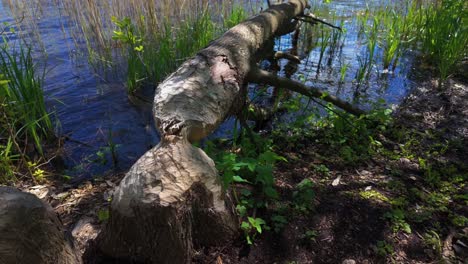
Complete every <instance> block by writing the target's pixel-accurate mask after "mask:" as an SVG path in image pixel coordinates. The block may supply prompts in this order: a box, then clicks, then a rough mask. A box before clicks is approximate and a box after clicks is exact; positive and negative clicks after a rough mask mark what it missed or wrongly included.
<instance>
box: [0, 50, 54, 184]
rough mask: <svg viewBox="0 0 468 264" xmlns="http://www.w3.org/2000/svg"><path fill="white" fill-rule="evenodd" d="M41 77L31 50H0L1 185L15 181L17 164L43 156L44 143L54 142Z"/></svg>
mask: <svg viewBox="0 0 468 264" xmlns="http://www.w3.org/2000/svg"><path fill="white" fill-rule="evenodd" d="M43 77H44V76H43V75H40V74H38V72H37V67H36V65H35V64H34V63H33V58H32V55H31V49H30V48H24V47H23V46H20V47H18V48H17V49H13V47H10V46H8V45H7V44H3V45H2V46H0V98H1V99H0V116H1V119H0V120H1V121H0V174H1V177H0V183H6V182H8V181H12V180H15V175H14V174H15V173H14V172H15V170H16V169H15V165H17V161H18V160H20V161H22V163H24V164H26V161H27V160H28V159H29V158H28V155H30V154H33V153H38V154H40V155H42V154H43V145H44V143H45V141H48V140H50V139H52V138H53V135H54V133H53V124H52V120H51V118H50V114H49V113H48V112H47V110H46V106H45V102H44V93H43V90H42V83H43ZM26 167H27V166H26ZM27 169H29V167H27ZM31 175H32V173H31Z"/></svg>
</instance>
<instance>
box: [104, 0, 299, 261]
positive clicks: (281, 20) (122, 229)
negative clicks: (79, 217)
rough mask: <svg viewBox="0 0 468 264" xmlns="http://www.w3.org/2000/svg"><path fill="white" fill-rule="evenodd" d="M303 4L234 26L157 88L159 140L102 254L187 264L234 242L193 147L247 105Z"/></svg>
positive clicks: (132, 176)
mask: <svg viewBox="0 0 468 264" xmlns="http://www.w3.org/2000/svg"><path fill="white" fill-rule="evenodd" d="M306 7H307V1H306V0H290V1H289V2H287V3H282V4H278V5H273V6H271V7H270V8H269V9H267V10H266V11H264V12H262V13H260V14H259V15H257V16H254V17H252V18H250V19H248V20H246V21H245V22H243V23H241V24H239V25H237V26H235V27H233V28H232V29H230V30H229V31H227V32H226V33H225V34H224V35H223V36H222V37H220V38H219V39H217V40H215V41H213V42H212V43H211V44H210V45H209V46H208V47H206V48H205V49H203V50H201V51H200V52H199V53H198V54H197V55H196V56H195V57H194V58H192V59H189V60H188V61H186V62H185V63H183V64H182V65H181V66H180V67H179V69H178V70H177V71H176V72H174V73H173V74H172V75H170V76H169V77H168V78H167V79H166V80H165V81H164V82H162V83H161V84H160V85H159V86H158V87H157V89H156V95H155V98H154V104H153V113H154V117H155V122H156V126H157V129H158V131H159V132H160V134H161V142H160V144H159V145H158V146H156V147H155V148H153V149H151V150H149V151H148V152H147V153H146V154H144V155H143V156H142V157H141V158H140V159H139V160H138V161H137V162H136V163H135V164H134V165H133V167H132V168H131V169H130V171H129V172H128V173H127V174H126V176H125V178H124V179H123V180H122V182H121V183H120V185H119V186H118V187H117V189H116V190H115V192H114V196H113V201H112V205H111V210H110V218H109V222H108V224H107V225H106V227H105V229H104V230H103V232H102V233H101V234H100V236H99V238H98V244H99V248H100V250H101V251H102V253H104V254H105V255H107V256H111V257H114V258H117V259H119V260H123V259H125V260H130V261H138V262H144V263H189V262H191V258H192V251H193V249H194V248H202V247H206V246H213V245H222V244H225V243H226V242H227V241H229V240H232V239H233V238H235V237H236V236H237V235H238V234H239V232H238V219H237V216H236V214H235V211H234V209H233V205H232V202H231V201H230V199H229V196H228V195H226V192H225V191H224V190H223V188H222V186H221V183H220V180H219V176H218V175H217V171H216V168H215V164H214V162H213V161H212V160H211V159H210V158H209V157H208V156H207V155H206V154H205V153H204V152H203V151H202V150H201V149H199V148H197V147H194V146H192V145H191V143H193V142H196V141H197V140H200V139H202V138H204V137H206V136H207V135H209V134H210V133H211V132H212V131H213V130H215V129H216V128H217V127H218V126H219V125H220V124H221V123H222V122H223V121H224V120H225V119H226V117H228V116H229V115H233V114H236V113H237V112H238V111H239V110H240V109H242V108H243V107H244V106H245V102H246V93H247V91H246V86H247V82H248V78H247V77H248V75H249V74H250V73H251V72H252V69H256V66H255V65H256V63H257V62H258V61H259V60H260V59H262V56H263V50H264V49H265V48H268V47H266V46H267V43H268V42H270V43H271V40H272V39H273V38H274V37H276V36H281V35H283V34H286V33H288V32H291V31H293V30H294V29H295V26H296V23H297V22H296V21H295V20H293V19H294V18H295V17H297V16H298V15H301V14H303V12H304V9H305V8H306Z"/></svg>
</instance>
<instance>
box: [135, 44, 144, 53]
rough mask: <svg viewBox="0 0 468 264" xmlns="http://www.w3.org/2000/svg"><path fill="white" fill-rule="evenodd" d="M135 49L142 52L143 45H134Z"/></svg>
mask: <svg viewBox="0 0 468 264" xmlns="http://www.w3.org/2000/svg"><path fill="white" fill-rule="evenodd" d="M135 51H138V52H142V51H143V45H140V46H138V47H135Z"/></svg>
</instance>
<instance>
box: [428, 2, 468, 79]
mask: <svg viewBox="0 0 468 264" xmlns="http://www.w3.org/2000/svg"><path fill="white" fill-rule="evenodd" d="M424 15H425V19H424V26H423V29H422V30H423V34H422V51H423V52H424V54H425V55H426V56H427V59H429V61H432V62H434V63H435V64H436V67H437V72H438V75H439V87H441V85H442V82H443V81H445V79H447V77H449V75H450V74H451V73H453V71H454V68H455V66H456V65H457V63H459V62H460V61H461V60H462V59H463V58H464V57H465V56H466V54H467V52H468V26H467V16H466V3H465V2H464V1H459V0H443V1H441V3H440V4H431V5H429V6H428V7H427V8H426V9H425V10H424Z"/></svg>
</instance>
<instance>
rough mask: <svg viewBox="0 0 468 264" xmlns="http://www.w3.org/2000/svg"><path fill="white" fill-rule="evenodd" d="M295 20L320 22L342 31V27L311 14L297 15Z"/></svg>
mask: <svg viewBox="0 0 468 264" xmlns="http://www.w3.org/2000/svg"><path fill="white" fill-rule="evenodd" d="M297 20H300V21H304V22H308V23H312V24H317V23H321V24H324V25H327V26H329V27H332V28H334V29H338V30H339V31H343V29H342V28H341V27H338V26H335V25H333V24H330V23H328V22H326V21H324V20H322V19H320V18H318V17H316V16H314V15H313V14H306V15H299V16H298V17H297Z"/></svg>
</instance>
